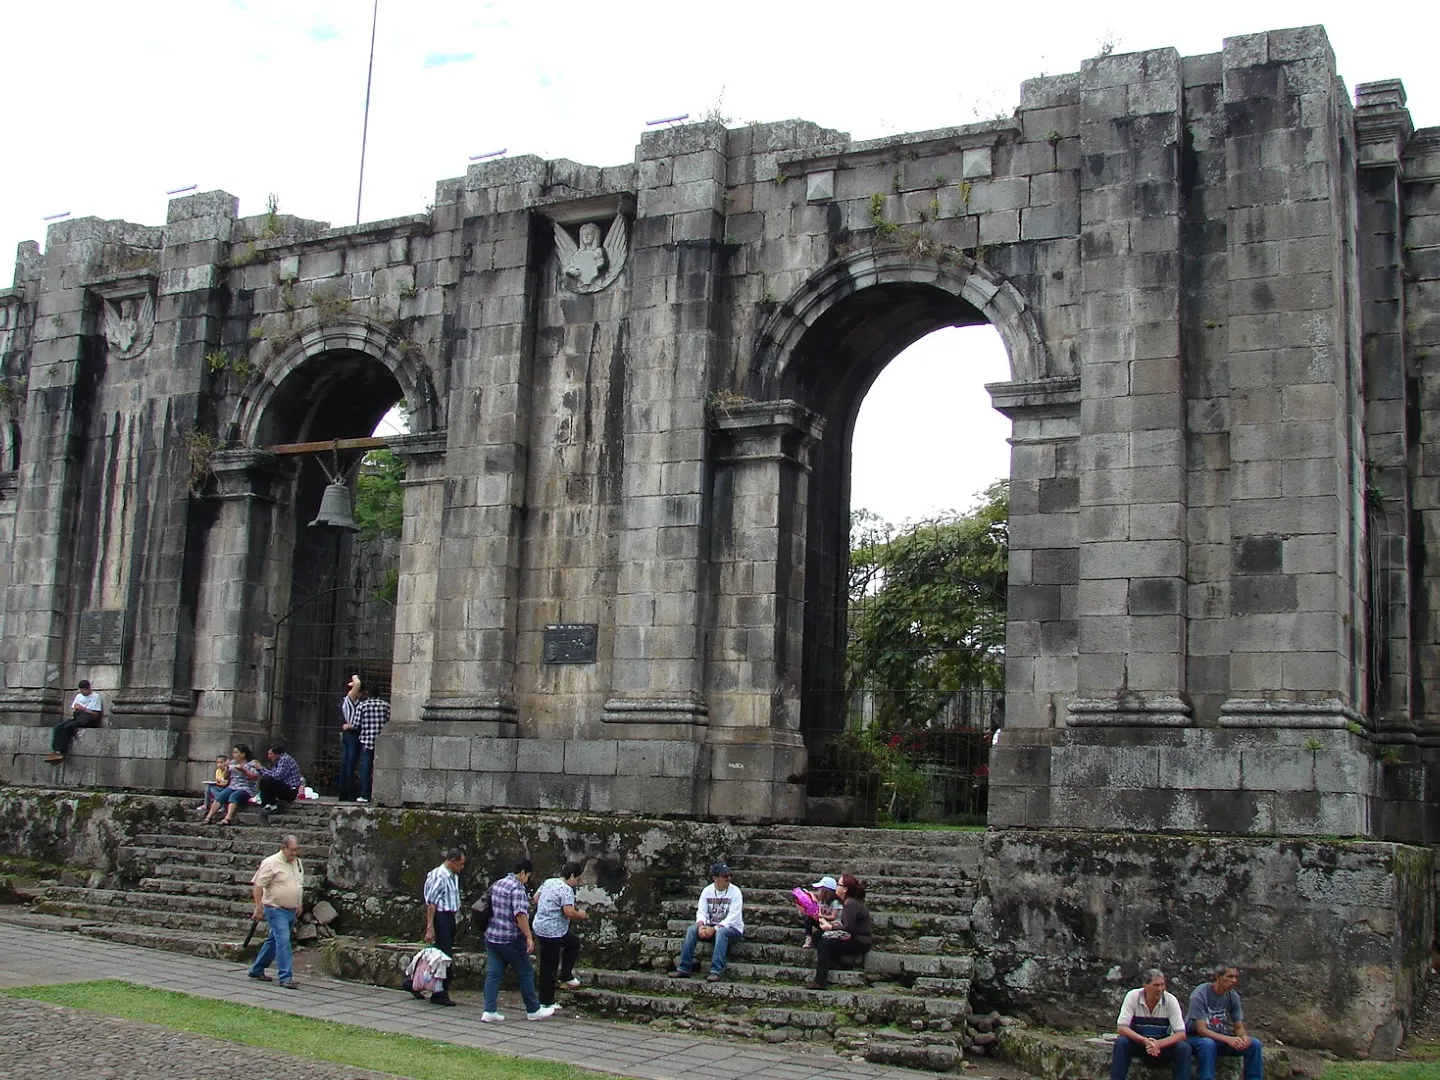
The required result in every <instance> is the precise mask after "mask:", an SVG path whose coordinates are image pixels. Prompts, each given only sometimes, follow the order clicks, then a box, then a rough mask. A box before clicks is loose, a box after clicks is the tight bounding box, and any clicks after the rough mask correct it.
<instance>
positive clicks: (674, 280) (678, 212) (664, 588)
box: [604, 124, 726, 737]
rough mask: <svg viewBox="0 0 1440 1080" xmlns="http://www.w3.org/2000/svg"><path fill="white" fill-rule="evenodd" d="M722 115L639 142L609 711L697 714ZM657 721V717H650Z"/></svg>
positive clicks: (720, 231)
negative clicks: (712, 121) (630, 346)
mask: <svg viewBox="0 0 1440 1080" xmlns="http://www.w3.org/2000/svg"><path fill="white" fill-rule="evenodd" d="M725 145H726V131H725V127H724V125H723V124H691V125H687V126H685V127H681V128H675V129H673V130H669V131H655V132H647V133H646V134H645V135H644V136H643V138H642V139H641V143H640V151H639V170H640V180H639V185H638V187H639V192H638V195H637V217H636V221H635V236H634V249H633V251H632V252H631V256H630V258H631V266H632V270H631V273H632V285H631V288H632V297H633V302H632V307H631V312H632V314H631V319H632V325H634V326H635V327H636V331H635V338H634V342H635V344H634V349H633V350H632V352H631V353H630V357H629V360H630V364H629V370H628V372H627V375H628V379H627V383H626V402H625V474H624V479H623V482H622V489H621V491H622V494H621V515H622V522H623V524H622V531H621V534H620V545H619V550H620V553H619V574H618V580H617V585H616V592H617V595H616V608H615V649H614V667H613V675H612V686H611V691H612V693H611V697H610V699H609V700H608V701H607V702H606V703H605V709H604V719H605V721H606V722H607V723H617V724H636V725H641V727H639V728H635V729H633V730H632V732H631V733H632V734H635V735H637V736H639V737H644V736H645V734H647V733H646V732H645V727H647V726H648V727H649V728H651V731H650V732H649V733H648V734H651V735H653V736H656V737H668V736H667V734H666V732H665V730H664V728H665V727H666V726H669V725H676V724H681V725H683V724H699V725H703V724H705V723H706V718H707V707H706V704H705V700H704V682H705V658H704V643H703V631H702V627H703V625H704V623H705V619H706V614H705V604H704V596H705V586H706V581H705V576H706V571H705V567H706V562H707V558H708V556H707V547H708V543H707V540H708V538H707V531H708V530H707V527H706V521H705V501H706V500H705V459H706V453H707V448H706V440H707V432H706V421H705V398H706V395H707V393H708V391H709V389H710V385H711V377H712V376H711V373H712V370H713V368H714V364H715V355H716V351H717V349H718V343H717V339H718V335H717V328H716V322H717V319H718V312H719V307H720V305H719V293H720V273H719V270H720V260H721V257H722V243H721V241H722V239H723V236H724V207H725V203H724V197H725V170H726V160H725ZM657 725H658V726H659V728H658V729H657V727H656V726H657Z"/></svg>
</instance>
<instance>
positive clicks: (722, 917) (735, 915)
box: [695, 882, 745, 934]
mask: <svg viewBox="0 0 1440 1080" xmlns="http://www.w3.org/2000/svg"><path fill="white" fill-rule="evenodd" d="M743 904H744V898H743V897H742V896H741V895H740V889H739V888H738V887H737V886H734V885H730V886H728V887H727V888H726V889H725V891H724V892H723V893H722V892H720V891H719V890H718V889H716V888H715V885H714V883H713V882H712V883H711V884H709V885H706V886H705V888H704V889H702V890H701V891H700V903H699V904H697V905H696V907H695V921H696V922H697V923H699V924H700V925H701V926H723V927H725V929H727V930H734V931H735V932H736V933H737V934H743V933H745V919H744V916H743V915H742V914H741V908H742V906H743Z"/></svg>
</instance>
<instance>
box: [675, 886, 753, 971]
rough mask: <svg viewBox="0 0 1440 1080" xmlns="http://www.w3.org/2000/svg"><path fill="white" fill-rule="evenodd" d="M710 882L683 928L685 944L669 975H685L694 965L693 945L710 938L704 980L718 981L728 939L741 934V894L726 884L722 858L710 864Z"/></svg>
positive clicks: (742, 917)
mask: <svg viewBox="0 0 1440 1080" xmlns="http://www.w3.org/2000/svg"><path fill="white" fill-rule="evenodd" d="M710 879H711V882H712V883H711V884H709V885H706V886H705V888H704V889H703V890H701V892H700V903H699V904H698V905H697V906H696V909H695V921H694V922H693V923H691V924H690V929H689V930H687V931H685V945H684V947H683V948H682V949H681V950H680V963H679V964H678V965H676V967H675V970H674V971H672V972H670V978H672V979H688V978H689V977H690V972H691V970H692V969H693V968H694V966H695V945H696V943H697V942H700V941H713V942H714V943H715V944H714V945H713V946H712V948H711V951H710V974H709V975H707V976H705V979H706V981H707V982H719V981H720V977H721V975H722V974H723V973H724V971H725V953H726V952H727V951H728V950H729V948H730V942H731V941H732V940H734V939H736V938H742V937H744V936H745V919H744V916H743V915H742V914H741V909H742V906H743V904H744V898H743V897H742V896H741V895H740V890H739V889H738V888H737V887H736V886H734V885H731V884H730V867H729V865H728V864H726V863H724V862H715V863H711V864H710Z"/></svg>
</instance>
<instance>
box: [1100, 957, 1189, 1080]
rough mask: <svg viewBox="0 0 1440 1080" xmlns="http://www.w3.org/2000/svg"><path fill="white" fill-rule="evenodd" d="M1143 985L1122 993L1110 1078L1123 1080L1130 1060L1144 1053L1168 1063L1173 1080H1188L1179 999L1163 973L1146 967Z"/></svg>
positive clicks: (1187, 1059) (1187, 1060)
mask: <svg viewBox="0 0 1440 1080" xmlns="http://www.w3.org/2000/svg"><path fill="white" fill-rule="evenodd" d="M1143 977H1144V980H1145V981H1144V983H1143V985H1141V986H1139V987H1136V988H1135V989H1134V990H1131V991H1130V992H1129V993H1128V994H1126V995H1125V1000H1124V1001H1123V1002H1122V1003H1121V1005H1120V1015H1119V1016H1118V1017H1117V1018H1116V1020H1115V1030H1116V1031H1117V1032H1118V1037H1117V1038H1116V1040H1115V1048H1114V1050H1112V1051H1111V1054H1110V1080H1125V1076H1126V1074H1127V1073H1129V1071H1130V1061H1131V1059H1133V1058H1135V1057H1136V1056H1138V1055H1140V1054H1142V1053H1143V1054H1145V1055H1147V1056H1148V1057H1150V1058H1152V1059H1153V1060H1155V1061H1168V1062H1170V1075H1171V1076H1172V1077H1173V1078H1174V1080H1190V1057H1191V1053H1190V1044H1189V1043H1188V1042H1187V1041H1186V1039H1185V1016H1184V1014H1183V1013H1181V1011H1180V999H1179V998H1177V997H1176V996H1175V995H1174V994H1172V993H1170V992H1169V991H1167V990H1166V989H1165V973H1164V972H1163V971H1160V970H1159V969H1158V968H1150V969H1149V970H1148V971H1146V972H1145V973H1144V976H1143Z"/></svg>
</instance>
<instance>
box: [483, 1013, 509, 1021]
mask: <svg viewBox="0 0 1440 1080" xmlns="http://www.w3.org/2000/svg"><path fill="white" fill-rule="evenodd" d="M504 1019H505V1017H503V1016H501V1015H500V1014H499V1013H498V1012H493V1013H492V1012H482V1013H481V1014H480V1022H481V1023H482V1024H498V1023H500V1021H501V1020H504Z"/></svg>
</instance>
